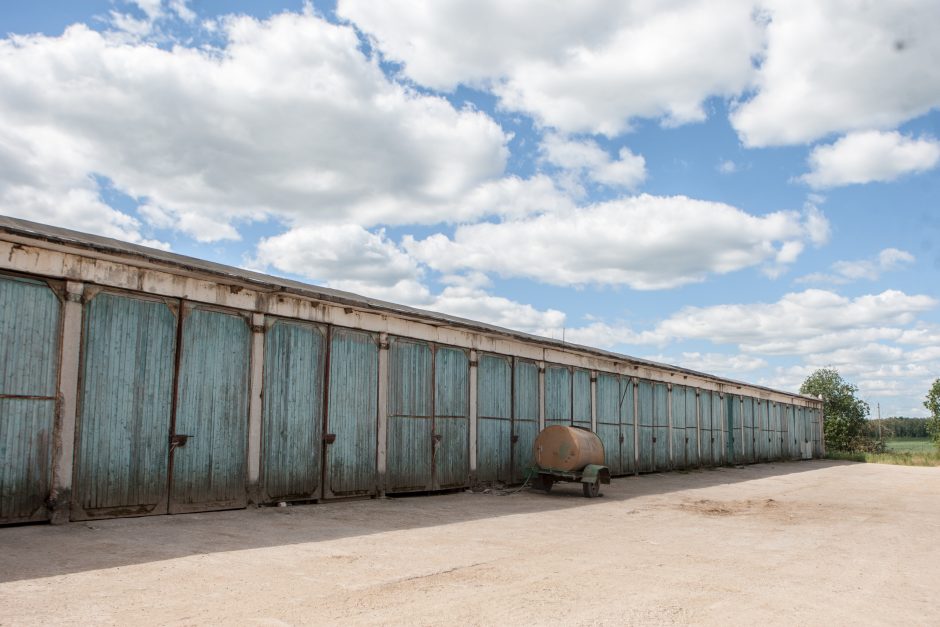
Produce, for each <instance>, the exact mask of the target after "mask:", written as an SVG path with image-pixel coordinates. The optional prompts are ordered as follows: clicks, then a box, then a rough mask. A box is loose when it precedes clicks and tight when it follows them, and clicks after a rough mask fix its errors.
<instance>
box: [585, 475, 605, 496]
mask: <svg viewBox="0 0 940 627" xmlns="http://www.w3.org/2000/svg"><path fill="white" fill-rule="evenodd" d="M581 489H582V490H583V491H584V496H585V497H587V498H589V499H592V498H594V497H596V496H598V495H599V494H600V493H601V478H600V477H598V478H597V479H595V480H594V482H593V483H582V484H581Z"/></svg>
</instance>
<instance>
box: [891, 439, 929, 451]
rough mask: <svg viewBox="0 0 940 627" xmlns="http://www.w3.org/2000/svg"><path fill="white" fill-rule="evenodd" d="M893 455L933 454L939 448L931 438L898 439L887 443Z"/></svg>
mask: <svg viewBox="0 0 940 627" xmlns="http://www.w3.org/2000/svg"><path fill="white" fill-rule="evenodd" d="M885 445H886V446H887V447H888V450H889V451H890V452H892V453H903V452H910V453H933V452H936V451H937V446H936V445H935V444H934V443H933V441H932V440H931V439H930V438H896V439H893V440H888V441H887V442H885Z"/></svg>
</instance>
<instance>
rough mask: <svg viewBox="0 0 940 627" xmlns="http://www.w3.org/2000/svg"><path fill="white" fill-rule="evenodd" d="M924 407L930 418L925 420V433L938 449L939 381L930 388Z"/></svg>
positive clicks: (939, 417)
mask: <svg viewBox="0 0 940 627" xmlns="http://www.w3.org/2000/svg"><path fill="white" fill-rule="evenodd" d="M924 407H926V408H927V411H929V412H930V417H929V418H928V419H927V433H928V434H930V437H931V438H932V439H933V441H934V444H936V445H937V446H938V447H940V379H937V380H936V381H934V382H933V385H931V386H930V391H929V392H927V400H925V401H924Z"/></svg>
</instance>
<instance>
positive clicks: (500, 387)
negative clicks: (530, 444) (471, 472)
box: [476, 355, 513, 483]
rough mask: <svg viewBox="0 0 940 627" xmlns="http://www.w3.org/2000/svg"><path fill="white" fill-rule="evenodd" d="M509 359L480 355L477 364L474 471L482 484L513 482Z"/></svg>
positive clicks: (510, 363) (510, 369)
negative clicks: (475, 457)
mask: <svg viewBox="0 0 940 627" xmlns="http://www.w3.org/2000/svg"><path fill="white" fill-rule="evenodd" d="M512 449H513V443H512V359H511V358H510V357H503V356H500V355H480V361H479V364H478V366H477V465H476V467H477V471H476V478H477V480H478V481H481V482H484V483H492V482H495V481H501V482H503V483H509V482H511V481H512Z"/></svg>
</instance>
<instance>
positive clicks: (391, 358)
mask: <svg viewBox="0 0 940 627" xmlns="http://www.w3.org/2000/svg"><path fill="white" fill-rule="evenodd" d="M432 376H433V354H432V349H431V346H430V345H429V344H428V343H426V342H419V341H414V340H406V339H402V338H389V350H388V439H387V449H386V451H387V453H386V459H387V463H386V473H385V483H386V487H385V489H386V491H388V492H415V491H421V490H429V489H431V458H432V447H433V445H432V441H433V440H432V438H433V436H434V423H433V408H432V406H431V403H432V400H433V399H432V385H433V379H432Z"/></svg>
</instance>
